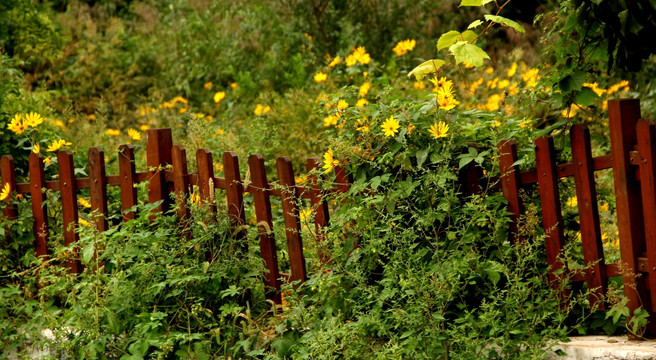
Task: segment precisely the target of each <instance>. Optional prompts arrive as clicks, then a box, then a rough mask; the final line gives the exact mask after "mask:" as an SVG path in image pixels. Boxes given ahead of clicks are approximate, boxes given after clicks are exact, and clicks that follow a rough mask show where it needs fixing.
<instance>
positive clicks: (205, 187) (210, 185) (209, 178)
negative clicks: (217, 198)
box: [196, 149, 216, 217]
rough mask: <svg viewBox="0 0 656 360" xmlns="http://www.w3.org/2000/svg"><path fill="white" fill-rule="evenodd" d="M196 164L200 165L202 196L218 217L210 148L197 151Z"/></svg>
mask: <svg viewBox="0 0 656 360" xmlns="http://www.w3.org/2000/svg"><path fill="white" fill-rule="evenodd" d="M196 166H197V167H198V188H199V189H200V198H201V199H202V200H203V201H207V202H208V205H209V206H210V211H211V212H212V214H214V216H215V217H216V203H215V202H214V167H213V165H212V152H211V151H210V150H209V149H198V151H197V152H196Z"/></svg>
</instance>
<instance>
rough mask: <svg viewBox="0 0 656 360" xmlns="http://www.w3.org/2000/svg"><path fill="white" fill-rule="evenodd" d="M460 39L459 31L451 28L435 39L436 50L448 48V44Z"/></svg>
mask: <svg viewBox="0 0 656 360" xmlns="http://www.w3.org/2000/svg"><path fill="white" fill-rule="evenodd" d="M458 40H460V32H458V31H455V30H451V31H449V32H447V33H444V34H442V36H440V38H439V39H438V40H437V51H440V50H442V49H445V48H448V47H449V46H451V45H453V44H455V43H456V42H458Z"/></svg>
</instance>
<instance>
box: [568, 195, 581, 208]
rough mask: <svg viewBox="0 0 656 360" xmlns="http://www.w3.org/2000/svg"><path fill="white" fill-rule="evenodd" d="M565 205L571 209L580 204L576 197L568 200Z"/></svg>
mask: <svg viewBox="0 0 656 360" xmlns="http://www.w3.org/2000/svg"><path fill="white" fill-rule="evenodd" d="M565 204H566V205H567V206H569V207H576V206H577V205H578V204H579V201H578V199H577V198H576V196H574V197H571V198H569V199H567V202H566V203H565Z"/></svg>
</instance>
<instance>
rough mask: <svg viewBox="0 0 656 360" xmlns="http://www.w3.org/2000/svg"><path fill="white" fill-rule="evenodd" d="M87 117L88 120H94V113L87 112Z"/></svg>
mask: <svg viewBox="0 0 656 360" xmlns="http://www.w3.org/2000/svg"><path fill="white" fill-rule="evenodd" d="M87 119H89V120H95V119H96V115H94V114H89V115H87Z"/></svg>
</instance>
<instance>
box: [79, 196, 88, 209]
mask: <svg viewBox="0 0 656 360" xmlns="http://www.w3.org/2000/svg"><path fill="white" fill-rule="evenodd" d="M77 202H78V203H80V205H82V206H84V207H85V208H90V207H91V203H90V202H88V201H87V199H85V198H83V197H79V198H77Z"/></svg>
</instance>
